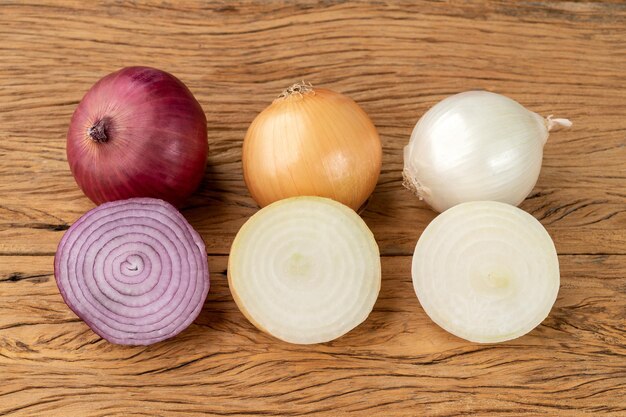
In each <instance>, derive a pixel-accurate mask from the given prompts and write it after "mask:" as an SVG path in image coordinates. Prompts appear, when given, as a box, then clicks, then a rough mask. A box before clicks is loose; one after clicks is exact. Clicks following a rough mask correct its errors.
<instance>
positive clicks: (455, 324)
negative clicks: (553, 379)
mask: <svg viewBox="0 0 626 417" xmlns="http://www.w3.org/2000/svg"><path fill="white" fill-rule="evenodd" d="M412 274H413V285H414V287H415V292H416V294H417V297H418V298H419V301H420V303H421V304H422V307H423V308H424V310H425V311H426V314H428V316H430V318H431V319H432V320H433V321H434V322H435V323H437V324H438V325H439V326H441V327H443V328H444V329H445V330H447V331H448V332H450V333H452V334H454V335H456V336H458V337H461V338H463V339H466V340H469V341H472V342H479V343H492V342H502V341H505V340H510V339H515V338H517V337H520V336H522V335H524V334H526V333H528V332H529V331H531V330H532V329H534V328H535V327H536V326H538V325H539V324H540V323H541V322H542V321H543V320H544V319H545V318H546V317H547V316H548V313H549V312H550V309H551V308H552V305H553V304H554V302H555V300H556V296H557V293H558V291H559V261H558V258H557V253H556V249H555V248H554V243H553V242H552V239H551V238H550V235H548V232H547V231H546V230H545V229H544V228H543V226H542V225H541V223H539V221H537V219H535V218H534V217H533V216H531V215H530V214H528V213H526V212H525V211H523V210H521V209H518V208H517V207H514V206H511V205H508V204H504V203H498V202H494V201H479V202H470V203H463V204H459V205H457V206H454V207H452V208H450V209H448V210H446V211H444V212H443V213H442V214H440V215H439V216H438V217H437V218H435V220H433V221H432V222H431V223H430V224H429V225H428V227H427V228H426V230H424V233H423V234H422V236H421V237H420V239H419V241H418V242H417V246H416V247H415V253H414V255H413V268H412Z"/></svg>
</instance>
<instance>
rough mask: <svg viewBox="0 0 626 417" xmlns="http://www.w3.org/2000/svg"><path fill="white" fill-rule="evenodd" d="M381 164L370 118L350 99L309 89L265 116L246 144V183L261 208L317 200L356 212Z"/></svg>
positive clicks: (295, 90)
mask: <svg viewBox="0 0 626 417" xmlns="http://www.w3.org/2000/svg"><path fill="white" fill-rule="evenodd" d="M381 160H382V147H381V143H380V138H379V137H378V133H377V132H376V128H375V127H374V125H373V124H372V121H371V120H370V118H369V117H368V116H367V114H366V113H365V112H364V111H363V110H362V109H361V108H360V107H359V106H358V105H357V104H356V103H355V102H354V101H352V100H351V99H350V98H348V97H346V96H344V95H342V94H339V93H335V92H333V91H330V90H325V89H321V88H315V89H313V87H312V86H311V85H310V84H306V83H303V84H294V85H292V86H291V87H289V88H288V89H287V90H285V91H284V92H283V93H282V94H281V95H280V97H278V98H277V99H276V100H274V102H273V103H272V104H271V105H270V106H269V107H268V108H266V109H265V110H263V111H262V112H261V113H260V114H259V115H258V116H257V117H256V118H255V119H254V121H253V122H252V124H251V125H250V128H249V129H248V132H247V134H246V137H245V139H244V142H243V173H244V178H245V181H246V185H247V186H248V189H249V190H250V193H251V194H252V197H253V198H254V200H255V201H256V202H257V203H258V204H259V205H260V206H261V207H264V206H266V205H268V204H270V203H273V202H274V201H277V200H280V199H283V198H287V197H294V196H303V195H314V196H320V197H328V198H332V199H334V200H337V201H339V202H340V203H343V204H346V205H347V206H349V207H351V208H352V209H354V210H358V209H359V208H360V207H361V206H362V205H363V204H364V203H365V201H366V200H367V199H368V197H369V196H370V194H371V193H372V191H374V187H375V186H376V181H377V180H378V175H379V174H380V167H381Z"/></svg>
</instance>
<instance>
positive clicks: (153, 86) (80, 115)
mask: <svg viewBox="0 0 626 417" xmlns="http://www.w3.org/2000/svg"><path fill="white" fill-rule="evenodd" d="M207 152H208V144H207V130H206V116H205V115H204V112H203V111H202V107H201V106H200V104H199V103H198V102H197V101H196V99H195V98H194V96H193V95H192V94H191V92H190V91H189V89H188V88H187V87H186V86H185V84H183V83H182V82H181V81H180V80H179V79H178V78H176V77H174V76H173V75H171V74H169V73H167V72H164V71H161V70H158V69H154V68H148V67H128V68H123V69H121V70H119V71H117V72H114V73H112V74H109V75H107V76H106V77H104V78H102V79H101V80H100V81H98V82H97V83H96V84H95V85H94V86H93V87H91V89H90V90H89V91H88V92H87V94H85V97H83V99H82V101H81V102H80V104H79V105H78V107H77V108H76V111H75V112H74V115H73V116H72V121H71V123H70V127H69V131H68V133H67V159H68V161H69V164H70V168H71V170H72V174H73V175H74V178H75V179H76V182H77V183H78V185H79V186H80V188H81V189H82V190H83V192H84V193H85V194H86V195H87V197H89V198H90V199H91V200H92V201H93V202H95V203H96V204H100V203H103V202H105V201H113V200H121V199H125V198H131V197H155V198H161V199H163V200H166V201H169V202H170V203H172V204H174V205H179V204H181V203H182V202H183V201H184V200H185V199H186V198H187V197H188V196H189V195H190V194H191V193H192V192H193V191H194V190H195V189H196V188H197V187H198V184H200V181H201V179H202V175H203V173H204V167H205V164H206V156H207Z"/></svg>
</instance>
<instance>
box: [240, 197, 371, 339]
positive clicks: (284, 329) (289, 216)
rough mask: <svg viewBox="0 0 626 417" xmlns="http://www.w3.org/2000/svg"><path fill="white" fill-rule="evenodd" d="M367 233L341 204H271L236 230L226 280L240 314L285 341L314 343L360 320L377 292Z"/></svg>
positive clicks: (308, 200)
mask: <svg viewBox="0 0 626 417" xmlns="http://www.w3.org/2000/svg"><path fill="white" fill-rule="evenodd" d="M380 277H381V272H380V255H379V252H378V245H377V244H376V241H375V240H374V236H373V235H372V232H370V230H369V229H368V227H367V225H366V224H365V222H363V220H362V219H361V218H360V217H359V216H358V215H357V214H356V213H355V212H354V211H353V210H351V209H349V208H348V207H346V206H344V205H342V204H340V203H337V202H335V201H333V200H330V199H327V198H321V197H293V198H289V199H286V200H281V201H278V202H276V203H273V204H271V205H269V206H267V207H265V208H264V209H262V210H260V211H259V212H257V213H256V214H255V215H254V216H252V217H251V218H250V219H249V220H248V221H247V222H246V223H245V224H244V225H243V227H242V228H241V230H239V233H237V236H236V238H235V240H234V242H233V246H232V248H231V251H230V258H229V260H228V283H229V286H230V290H231V292H232V294H233V298H234V299H235V302H236V303H237V306H238V307H239V309H240V310H241V311H242V312H243V314H244V315H245V316H246V317H247V318H248V319H249V320H250V321H251V322H252V323H253V324H254V325H255V326H256V327H258V328H259V329H261V330H262V331H265V332H267V333H269V334H271V335H273V336H275V337H277V338H279V339H281V340H284V341H286V342H290V343H300V344H310V343H322V342H327V341H330V340H333V339H336V338H338V337H339V336H341V335H343V334H345V333H347V332H348V331H350V330H352V329H353V328H354V327H356V326H357V325H359V324H360V323H361V322H363V321H364V320H365V319H366V318H367V316H368V315H369V313H370V312H371V311H372V308H373V306H374V303H375V302H376V298H377V297H378V291H379V290H380Z"/></svg>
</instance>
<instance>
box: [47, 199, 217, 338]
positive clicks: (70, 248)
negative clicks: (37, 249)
mask: <svg viewBox="0 0 626 417" xmlns="http://www.w3.org/2000/svg"><path fill="white" fill-rule="evenodd" d="M54 275H55V277H56V282H57V286H58V287H59V291H60V292H61V295H62V296H63V299H64V301H65V303H66V304H67V305H68V306H69V308H71V309H72V311H74V313H76V315H78V316H79V317H80V318H81V319H83V320H84V321H85V323H87V324H88V325H89V327H91V329H92V330H93V331H94V332H96V333H97V334H99V335H100V336H102V337H103V338H105V339H106V340H108V341H109V342H111V343H116V344H123V345H149V344H152V343H156V342H159V341H161V340H165V339H168V338H170V337H173V336H175V335H177V334H178V333H180V332H181V331H182V330H184V329H185V328H187V326H189V325H190V324H191V323H192V322H193V321H194V320H195V318H196V317H197V316H198V314H199V313H200V310H201V309H202V306H203V304H204V301H205V299H206V296H207V294H208V292H209V269H208V265H207V257H206V251H205V245H204V242H203V241H202V238H201V237H200V235H199V234H198V233H197V232H196V231H195V230H194V229H193V228H192V227H191V225H189V223H187V221H186V220H185V218H184V217H183V216H182V215H181V214H180V213H179V212H178V211H177V210H176V209H175V208H174V207H173V206H172V205H171V204H169V203H166V202H165V201H163V200H157V199H153V198H132V199H129V200H121V201H115V202H111V203H105V204H102V205H101V206H99V207H96V208H94V209H93V210H91V211H89V212H87V213H86V214H85V215H83V216H82V217H81V218H80V219H78V220H77V221H76V223H74V224H73V225H72V227H70V228H69V230H68V231H67V232H66V233H65V235H64V236H63V239H61V242H60V243H59V247H58V249H57V253H56V256H55V258H54Z"/></svg>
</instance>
